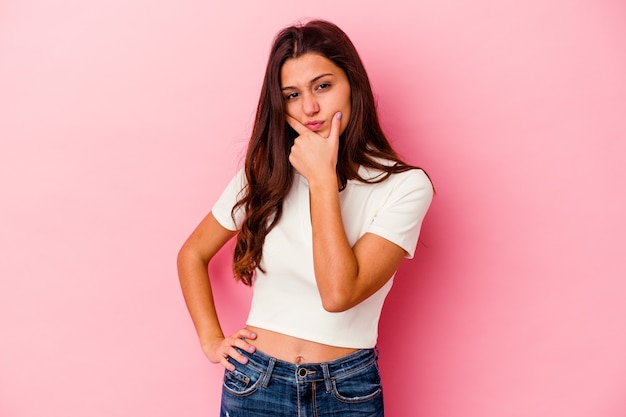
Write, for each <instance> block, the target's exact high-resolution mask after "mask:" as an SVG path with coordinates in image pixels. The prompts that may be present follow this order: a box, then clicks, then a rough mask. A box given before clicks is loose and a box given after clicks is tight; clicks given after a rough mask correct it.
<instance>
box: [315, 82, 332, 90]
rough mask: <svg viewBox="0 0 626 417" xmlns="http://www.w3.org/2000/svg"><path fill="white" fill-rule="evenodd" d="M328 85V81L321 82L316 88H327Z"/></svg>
mask: <svg viewBox="0 0 626 417" xmlns="http://www.w3.org/2000/svg"><path fill="white" fill-rule="evenodd" d="M329 87H330V83H321V84H320V85H318V86H317V89H318V90H325V89H327V88H329Z"/></svg>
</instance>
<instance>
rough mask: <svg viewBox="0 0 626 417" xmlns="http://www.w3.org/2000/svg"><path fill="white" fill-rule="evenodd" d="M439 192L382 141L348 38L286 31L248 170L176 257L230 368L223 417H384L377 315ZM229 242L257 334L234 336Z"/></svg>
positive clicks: (215, 358) (192, 302)
mask: <svg viewBox="0 0 626 417" xmlns="http://www.w3.org/2000/svg"><path fill="white" fill-rule="evenodd" d="M432 195H433V189H432V186H431V183H430V181H429V179H428V177H427V176H426V174H425V173H424V172H423V171H422V170H420V169H418V168H416V167H413V166H410V165H407V164H405V163H404V162H402V161H401V160H400V159H399V157H398V156H397V154H396V153H395V152H394V150H393V149H392V148H391V146H390V144H389V142H388V140H387V139H386V137H385V135H384V134H383V132H382V130H381V128H380V125H379V122H378V117H377V114H376V108H375V102H374V98H373V95H372V91H371V87H370V84H369V80H368V77H367V74H366V72H365V69H364V67H363V64H362V62H361V60H360V58H359V56H358V54H357V52H356V49H355V48H354V46H353V45H352V43H351V42H350V40H349V39H348V37H347V36H346V35H345V33H344V32H342V31H341V30H340V29H339V28H338V27H337V26H335V25H333V24H331V23H329V22H325V21H311V22H308V23H307V24H304V25H299V26H292V27H288V28H286V29H284V30H282V31H281V32H280V33H279V34H278V35H277V37H276V39H275V40H274V44H273V47H272V50H271V53H270V57H269V62H268V65H267V70H266V73H265V79H264V82H263V87H262V91H261V97H260V99H259V105H258V109H257V114H256V120H255V124H254V128H253V131H252V137H251V139H250V143H249V146H248V152H247V156H246V161H245V167H244V169H242V170H241V171H239V173H238V174H237V175H235V177H234V178H233V179H232V181H231V182H230V184H229V185H228V186H227V187H226V189H225V191H224V192H223V194H222V196H221V197H220V198H219V200H218V201H217V202H216V204H215V205H214V206H213V209H212V210H211V212H210V213H209V214H208V215H207V217H206V218H205V219H204V220H203V221H202V222H201V223H200V225H199V226H198V227H197V228H196V229H195V230H194V232H193V233H192V234H191V236H190V237H189V238H188V240H187V241H186V242H185V244H184V245H183V247H182V249H181V250H180V253H179V256H178V270H179V276H180V282H181V286H182V290H183V294H184V297H185V301H186V303H187V306H188V308H189V312H190V314H191V317H192V319H193V322H194V325H195V328H196V330H197V332H198V336H199V338H200V343H201V346H202V349H203V350H204V353H205V354H206V356H207V357H208V359H209V360H210V361H211V362H214V363H220V364H221V365H223V366H224V367H225V368H226V371H225V377H224V385H223V391H222V411H221V415H222V416H231V417H235V416H272V417H275V416H304V415H309V416H320V417H321V416H335V415H342V416H344V417H350V416H382V415H383V413H384V410H383V400H382V387H381V383H380V377H379V374H378V365H377V352H376V350H375V346H376V340H377V336H378V333H377V332H378V320H379V317H380V312H381V308H382V305H383V302H384V300H385V297H386V296H387V293H388V292H389V290H390V288H391V285H392V278H393V276H394V274H395V271H396V269H397V268H398V265H399V264H400V262H401V260H402V259H403V258H411V257H412V256H413V253H414V251H415V247H416V245H417V240H418V235H419V230H420V227H421V223H422V220H423V218H424V215H425V213H426V211H427V209H428V206H429V204H430V201H431V199H432ZM232 237H236V239H237V243H236V247H235V251H234V267H233V269H234V273H235V276H236V278H237V279H239V280H241V281H242V282H243V283H244V284H246V285H252V286H253V288H254V292H253V299H252V304H251V308H250V312H249V316H248V320H247V323H246V326H245V327H244V328H242V329H241V330H239V331H237V332H236V333H235V334H232V335H228V336H225V335H224V334H223V332H222V329H221V327H220V324H219V321H218V315H217V313H216V311H215V307H214V303H213V297H212V293H211V284H210V280H209V277H208V273H207V270H208V264H209V262H210V261H211V258H212V257H213V256H214V255H215V254H216V253H217V252H218V250H219V249H220V248H221V247H222V246H223V245H224V244H225V243H226V242H227V241H228V240H229V239H231V238H232ZM340 413H341V414H340Z"/></svg>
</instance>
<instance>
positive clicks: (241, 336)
mask: <svg viewBox="0 0 626 417" xmlns="http://www.w3.org/2000/svg"><path fill="white" fill-rule="evenodd" d="M237 334H238V336H237V337H235V336H233V337H235V340H234V342H233V346H237V347H238V348H239V349H241V350H245V351H246V352H248V353H254V351H255V350H256V349H255V347H254V346H252V345H251V344H250V343H248V342H247V341H246V339H247V338H248V337H247V336H248V335H250V336H254V337H250V339H254V338H256V334H254V333H252V332H251V331H249V330H248V329H241V330H240V331H239V332H237Z"/></svg>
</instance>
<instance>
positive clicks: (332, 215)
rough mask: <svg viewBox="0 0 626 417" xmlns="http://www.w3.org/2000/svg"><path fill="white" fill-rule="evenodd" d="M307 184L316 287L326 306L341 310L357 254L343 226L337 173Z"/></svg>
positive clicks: (347, 297)
mask: <svg viewBox="0 0 626 417" xmlns="http://www.w3.org/2000/svg"><path fill="white" fill-rule="evenodd" d="M309 186H310V201H311V203H310V204H311V206H310V210H311V227H312V232H313V263H314V268H315V278H316V281H317V286H318V290H319V292H320V296H321V298H322V303H323V304H324V308H325V309H327V310H328V311H341V310H344V309H346V307H348V306H351V305H350V304H351V303H352V300H351V299H352V296H353V295H354V293H355V291H354V288H355V285H356V284H357V277H358V272H359V268H358V262H357V258H356V256H355V254H354V252H353V250H352V247H351V246H350V242H349V241H348V238H347V236H346V232H345V229H344V225H343V220H342V217H341V208H340V205H339V193H338V190H337V180H336V177H333V178H331V179H328V180H325V181H319V182H314V183H310V184H309Z"/></svg>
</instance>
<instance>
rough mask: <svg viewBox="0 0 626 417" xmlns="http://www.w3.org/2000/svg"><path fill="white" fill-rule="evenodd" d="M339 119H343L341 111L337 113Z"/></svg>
mask: <svg viewBox="0 0 626 417" xmlns="http://www.w3.org/2000/svg"><path fill="white" fill-rule="evenodd" d="M337 119H339V120H341V112H339V113H337Z"/></svg>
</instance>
